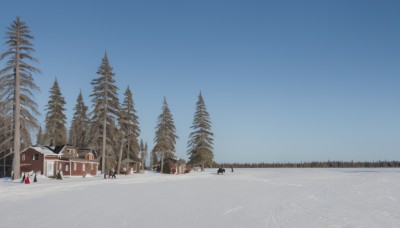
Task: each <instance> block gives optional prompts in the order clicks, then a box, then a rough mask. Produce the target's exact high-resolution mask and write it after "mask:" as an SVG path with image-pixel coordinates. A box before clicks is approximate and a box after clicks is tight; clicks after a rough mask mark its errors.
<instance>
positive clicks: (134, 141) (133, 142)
mask: <svg viewBox="0 0 400 228" xmlns="http://www.w3.org/2000/svg"><path fill="white" fill-rule="evenodd" d="M124 96H125V97H124V102H123V103H122V106H121V115H120V121H119V123H120V130H121V132H122V133H123V138H124V141H126V144H124V146H125V147H126V148H125V151H126V152H127V153H126V157H127V158H133V159H138V151H139V144H138V137H139V135H140V127H139V121H138V119H139V118H138V116H137V114H136V109H135V103H134V101H133V97H132V92H131V90H130V89H129V87H128V88H127V89H126V91H125V93H124ZM131 156H132V157H131Z"/></svg>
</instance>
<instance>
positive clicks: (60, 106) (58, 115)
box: [45, 79, 67, 146]
mask: <svg viewBox="0 0 400 228" xmlns="http://www.w3.org/2000/svg"><path fill="white" fill-rule="evenodd" d="M64 106H65V99H64V97H63V96H62V94H61V90H60V87H59V86H58V81H57V79H55V80H54V84H53V86H52V87H51V89H50V98H49V102H48V103H47V108H46V110H47V114H46V120H45V121H46V133H45V141H46V142H47V143H48V144H50V145H53V146H56V145H63V144H65V143H66V142H67V128H66V127H65V124H66V122H67V121H66V119H67V117H65V114H64V111H65V108H64Z"/></svg>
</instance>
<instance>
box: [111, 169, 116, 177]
mask: <svg viewBox="0 0 400 228" xmlns="http://www.w3.org/2000/svg"><path fill="white" fill-rule="evenodd" d="M109 176H110V178H115V179H117V177H116V176H115V171H114V169H110V175H109Z"/></svg>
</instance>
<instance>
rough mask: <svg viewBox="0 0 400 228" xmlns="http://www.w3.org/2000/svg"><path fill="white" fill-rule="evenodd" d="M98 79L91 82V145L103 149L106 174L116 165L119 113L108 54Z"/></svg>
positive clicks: (103, 163)
mask: <svg viewBox="0 0 400 228" xmlns="http://www.w3.org/2000/svg"><path fill="white" fill-rule="evenodd" d="M97 74H98V75H99V77H98V78H96V79H93V81H92V82H91V84H92V86H93V93H92V94H91V95H90V96H91V97H92V103H93V111H92V113H91V116H92V117H91V127H90V137H91V138H90V145H91V146H93V147H94V148H95V149H96V150H97V151H98V150H100V148H101V156H102V163H101V172H102V174H105V172H106V164H107V166H108V168H110V167H112V166H114V165H115V164H116V155H115V153H116V151H115V148H116V147H118V146H119V145H118V146H116V145H115V143H116V142H117V141H118V139H117V138H116V137H119V136H118V134H117V129H116V125H115V120H116V119H117V116H118V112H119V100H118V94H117V91H118V87H117V86H115V79H114V76H115V75H114V73H113V69H112V67H111V66H110V63H109V61H108V57H107V53H105V54H104V58H103V59H102V62H101V65H100V67H99V69H98V71H97Z"/></svg>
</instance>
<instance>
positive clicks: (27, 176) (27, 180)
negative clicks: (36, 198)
mask: <svg viewBox="0 0 400 228" xmlns="http://www.w3.org/2000/svg"><path fill="white" fill-rule="evenodd" d="M30 183H31V180H29V174H28V175H26V178H25V184H30Z"/></svg>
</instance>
